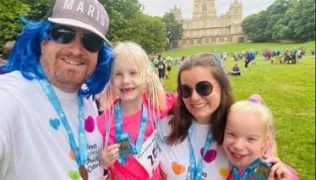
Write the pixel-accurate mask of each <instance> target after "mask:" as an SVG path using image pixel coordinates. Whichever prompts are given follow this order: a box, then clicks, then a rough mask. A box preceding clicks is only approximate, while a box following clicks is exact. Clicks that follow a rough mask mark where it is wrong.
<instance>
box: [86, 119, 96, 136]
mask: <svg viewBox="0 0 316 180" xmlns="http://www.w3.org/2000/svg"><path fill="white" fill-rule="evenodd" d="M84 127H85V129H86V131H87V132H88V133H92V132H93V131H94V128H95V123H94V120H93V118H92V117H91V116H89V117H87V119H86V120H85V122H84Z"/></svg>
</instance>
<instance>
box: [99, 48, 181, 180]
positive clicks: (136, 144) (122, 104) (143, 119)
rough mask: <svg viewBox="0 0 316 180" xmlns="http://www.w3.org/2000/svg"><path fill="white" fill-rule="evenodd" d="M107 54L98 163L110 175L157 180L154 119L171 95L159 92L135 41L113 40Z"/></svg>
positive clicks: (170, 101) (166, 106) (160, 88)
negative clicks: (109, 66) (109, 61)
mask: <svg viewBox="0 0 316 180" xmlns="http://www.w3.org/2000/svg"><path fill="white" fill-rule="evenodd" d="M113 58H114V62H113V65H112V72H111V77H110V83H109V85H108V86H107V87H106V88H105V90H104V92H103V94H102V95H101V103H102V106H103V107H104V108H105V111H104V113H103V114H102V115H100V116H99V117H98V119H97V121H98V127H99V130H100V132H101V133H102V135H103V137H104V144H105V148H104V150H103V152H102V165H103V166H104V168H107V170H108V172H109V177H110V179H120V180H125V179H143V180H150V179H153V180H160V179H162V177H161V173H160V168H159V164H160V161H159V158H158V157H157V156H158V148H157V141H156V138H157V134H156V131H155V129H156V123H155V122H156V119H157V118H162V117H163V116H164V115H166V114H167V112H168V111H169V110H171V108H173V107H174V105H175V99H176V98H175V97H173V94H165V92H164V89H163V86H162V84H161V83H160V82H159V78H158V76H157V74H156V73H155V72H154V70H153V67H152V65H151V62H150V61H149V59H148V56H147V54H146V53H145V51H144V50H143V49H142V48H141V47H140V46H139V45H137V44H136V43H133V42H121V43H119V44H118V45H116V46H115V48H114V49H113ZM113 102H114V103H113ZM120 146H121V147H120Z"/></svg>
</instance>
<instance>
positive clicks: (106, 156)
mask: <svg viewBox="0 0 316 180" xmlns="http://www.w3.org/2000/svg"><path fill="white" fill-rule="evenodd" d="M119 152H120V144H112V145H109V146H107V147H106V148H105V149H103V150H102V159H101V163H102V166H103V167H104V168H108V167H109V166H112V165H113V164H114V162H115V161H116V160H117V159H118V156H119Z"/></svg>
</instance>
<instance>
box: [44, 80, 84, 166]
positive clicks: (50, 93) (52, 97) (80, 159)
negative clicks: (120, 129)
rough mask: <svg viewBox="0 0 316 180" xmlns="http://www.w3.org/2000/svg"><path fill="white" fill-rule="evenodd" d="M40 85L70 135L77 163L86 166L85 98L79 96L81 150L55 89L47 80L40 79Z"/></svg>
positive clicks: (69, 138)
mask: <svg viewBox="0 0 316 180" xmlns="http://www.w3.org/2000/svg"><path fill="white" fill-rule="evenodd" d="M39 82H40V85H41V86H42V89H43V91H44V92H45V93H46V96H47V97H48V99H49V101H50V103H51V104H52V106H53V107H54V109H55V111H56V113H57V114H58V116H59V118H60V120H61V122H62V124H63V126H64V128H65V130H66V132H67V135H68V140H69V143H70V147H71V150H72V152H73V153H74V155H75V158H76V163H77V165H78V167H80V166H82V165H84V163H85V162H86V161H87V159H88V155H87V142H86V135H85V133H84V124H83V121H84V111H83V97H82V96H80V95H79V94H78V106H79V110H78V120H79V128H78V134H79V137H78V138H79V150H78V148H77V146H76V141H75V138H74V135H73V132H72V130H71V128H70V125H69V123H68V119H67V117H66V115H65V113H64V111H63V108H62V106H61V104H60V102H59V100H58V98H57V96H56V93H55V91H54V89H53V87H52V86H51V85H50V84H49V82H48V81H47V80H46V79H40V80H39Z"/></svg>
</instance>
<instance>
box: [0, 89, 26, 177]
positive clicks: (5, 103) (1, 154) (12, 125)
mask: <svg viewBox="0 0 316 180" xmlns="http://www.w3.org/2000/svg"><path fill="white" fill-rule="evenodd" d="M0 104H1V108H0V115H1V118H0V129H1V130H0V167H1V168H0V175H1V174H4V172H5V171H7V170H8V168H9V167H10V163H9V160H10V156H12V155H13V152H12V150H13V146H14V145H13V144H12V142H14V139H15V137H14V134H15V133H14V132H16V131H17V130H18V127H19V125H20V123H19V122H18V121H19V120H20V119H21V118H22V117H21V116H20V115H21V109H22V108H21V105H20V103H19V102H18V100H16V98H15V97H14V96H12V95H10V94H9V93H7V92H5V91H3V90H2V91H1V90H0Z"/></svg>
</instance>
